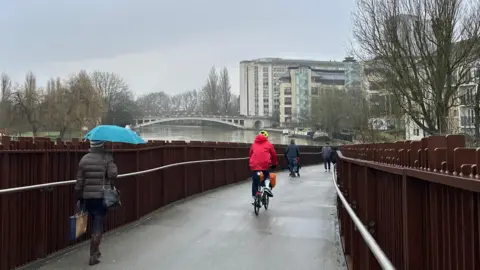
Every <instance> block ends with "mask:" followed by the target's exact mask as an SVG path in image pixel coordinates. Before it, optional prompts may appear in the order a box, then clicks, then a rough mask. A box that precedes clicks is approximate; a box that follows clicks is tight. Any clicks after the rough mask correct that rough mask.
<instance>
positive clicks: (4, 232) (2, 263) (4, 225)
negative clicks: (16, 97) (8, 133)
mask: <svg viewBox="0 0 480 270" xmlns="http://www.w3.org/2000/svg"><path fill="white" fill-rule="evenodd" d="M0 138H1V140H2V145H3V150H9V149H10V137H0ZM0 166H2V167H1V171H0V176H1V177H0V188H2V189H3V188H9V186H8V179H10V170H9V168H10V159H9V155H8V153H6V152H5V153H3V157H2V164H0ZM7 197H8V195H6V194H5V195H0V217H1V219H0V236H8V223H9V218H8V206H7V203H8V201H7ZM9 241H10V240H9V238H8V237H7V239H2V240H1V241H0V257H1V258H2V259H1V260H0V269H9V268H10V267H9V257H10V253H11V252H13V250H12V249H11V247H9V246H8V244H9Z"/></svg>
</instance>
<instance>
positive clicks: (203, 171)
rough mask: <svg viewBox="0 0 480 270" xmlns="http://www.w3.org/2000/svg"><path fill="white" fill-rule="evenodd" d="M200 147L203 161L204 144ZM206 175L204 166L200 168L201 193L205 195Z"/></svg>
mask: <svg viewBox="0 0 480 270" xmlns="http://www.w3.org/2000/svg"><path fill="white" fill-rule="evenodd" d="M199 147H200V159H203V144H202V145H201V146H199ZM204 174H205V170H204V169H203V166H200V191H201V192H202V193H203V192H204V191H205V184H204V180H203V179H204Z"/></svg>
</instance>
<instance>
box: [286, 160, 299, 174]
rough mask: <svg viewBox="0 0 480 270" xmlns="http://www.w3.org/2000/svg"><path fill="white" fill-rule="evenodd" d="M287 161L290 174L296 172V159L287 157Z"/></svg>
mask: <svg viewBox="0 0 480 270" xmlns="http://www.w3.org/2000/svg"><path fill="white" fill-rule="evenodd" d="M287 160H288V169H289V170H290V173H295V172H297V171H298V170H297V158H296V157H287Z"/></svg>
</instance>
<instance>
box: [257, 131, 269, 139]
mask: <svg viewBox="0 0 480 270" xmlns="http://www.w3.org/2000/svg"><path fill="white" fill-rule="evenodd" d="M259 134H261V135H263V136H265V137H266V138H268V132H267V131H266V130H262V131H260V133H259Z"/></svg>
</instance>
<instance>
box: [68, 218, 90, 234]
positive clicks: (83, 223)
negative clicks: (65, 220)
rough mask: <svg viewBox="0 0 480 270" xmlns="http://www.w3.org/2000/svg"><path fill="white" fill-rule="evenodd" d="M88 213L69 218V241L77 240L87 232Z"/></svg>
mask: <svg viewBox="0 0 480 270" xmlns="http://www.w3.org/2000/svg"><path fill="white" fill-rule="evenodd" d="M87 222H88V213H86V212H84V211H82V212H79V213H77V214H75V215H73V216H71V217H70V233H69V236H68V238H69V239H70V240H77V238H79V237H80V236H82V235H83V234H84V233H86V232H87Z"/></svg>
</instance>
